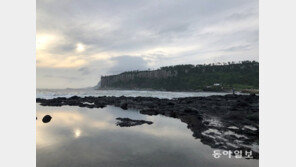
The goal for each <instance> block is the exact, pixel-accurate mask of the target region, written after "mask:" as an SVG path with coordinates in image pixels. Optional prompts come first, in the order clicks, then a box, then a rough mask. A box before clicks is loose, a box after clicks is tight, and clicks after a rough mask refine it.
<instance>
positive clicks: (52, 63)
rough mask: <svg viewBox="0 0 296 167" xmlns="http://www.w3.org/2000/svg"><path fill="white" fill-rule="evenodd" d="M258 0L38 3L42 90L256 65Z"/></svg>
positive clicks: (48, 0)
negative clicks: (126, 75) (150, 73)
mask: <svg viewBox="0 0 296 167" xmlns="http://www.w3.org/2000/svg"><path fill="white" fill-rule="evenodd" d="M258 23H259V22H258V0H37V33H36V49H37V88H79V87H88V86H94V85H96V84H97V83H98V82H99V80H100V76H101V75H109V74H118V73H121V72H123V71H126V70H143V69H148V68H150V69H156V68H159V67H161V66H167V65H176V64H203V63H217V62H228V61H242V60H257V61H258V59H259V55H258V54H259V53H258V50H259V49H258V47H259V46H258V31H259V25H258Z"/></svg>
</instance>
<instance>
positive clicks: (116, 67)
mask: <svg viewBox="0 0 296 167" xmlns="http://www.w3.org/2000/svg"><path fill="white" fill-rule="evenodd" d="M111 61H112V62H113V66H112V67H111V68H110V69H109V71H108V72H109V73H110V74H119V73H121V72H124V71H133V70H147V69H148V63H147V61H145V60H144V59H143V58H142V57H133V56H119V57H114V58H112V59H111Z"/></svg>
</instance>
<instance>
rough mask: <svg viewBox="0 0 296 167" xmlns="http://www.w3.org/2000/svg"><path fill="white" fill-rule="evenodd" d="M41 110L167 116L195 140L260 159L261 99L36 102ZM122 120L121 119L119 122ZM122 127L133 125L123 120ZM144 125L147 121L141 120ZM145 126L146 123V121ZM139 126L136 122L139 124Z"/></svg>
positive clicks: (253, 96)
mask: <svg viewBox="0 0 296 167" xmlns="http://www.w3.org/2000/svg"><path fill="white" fill-rule="evenodd" d="M36 102H37V103H40V105H42V106H63V105H69V106H79V107H88V108H104V107H106V106H107V105H114V106H118V107H121V108H122V109H124V110H127V109H138V110H139V111H140V113H142V114H146V115H158V114H160V115H165V116H168V117H173V118H177V119H180V120H181V121H182V122H184V123H186V124H187V127H188V128H189V129H190V130H191V131H192V132H193V137H195V138H197V139H200V140H201V142H202V143H204V144H206V145H209V146H211V147H212V148H215V149H222V150H231V151H232V152H233V151H234V150H241V151H242V153H243V155H244V154H245V151H252V157H253V158H255V159H258V158H259V149H258V147H259V96H256V95H225V96H209V97H187V98H176V99H159V98H152V97H125V96H121V97H106V96H103V97H78V96H73V97H70V98H64V97H59V98H55V99H40V98H37V99H36ZM120 119H121V118H120ZM122 119H123V120H119V121H121V122H122V121H123V125H129V124H130V123H131V125H133V120H124V119H126V118H122ZM140 121H144V120H140ZM144 122H145V121H144ZM136 123H137V122H136Z"/></svg>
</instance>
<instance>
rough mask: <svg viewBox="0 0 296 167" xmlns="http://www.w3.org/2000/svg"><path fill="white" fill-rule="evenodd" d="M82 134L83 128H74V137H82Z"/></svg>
mask: <svg viewBox="0 0 296 167" xmlns="http://www.w3.org/2000/svg"><path fill="white" fill-rule="evenodd" d="M80 135H81V130H80V129H75V130H74V137H75V138H78V137H80Z"/></svg>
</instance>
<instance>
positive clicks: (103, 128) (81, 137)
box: [37, 105, 258, 167]
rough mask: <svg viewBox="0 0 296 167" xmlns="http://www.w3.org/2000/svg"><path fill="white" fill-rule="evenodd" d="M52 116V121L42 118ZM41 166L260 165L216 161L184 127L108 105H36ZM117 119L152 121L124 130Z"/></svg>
mask: <svg viewBox="0 0 296 167" xmlns="http://www.w3.org/2000/svg"><path fill="white" fill-rule="evenodd" d="M46 114H49V115H51V116H52V120H51V121H50V122H49V123H47V124H44V123H42V121H41V119H42V117H43V116H44V115H46ZM37 117H38V120H37V166H38V167H40V166H72V167H73V166H164V165H165V166H197V165H198V164H201V165H202V166H204V167H206V166H211V167H214V166H237V165H242V166H258V161H250V160H244V159H240V160H235V159H232V160H229V159H219V160H216V159H214V158H212V155H211V154H212V153H213V150H212V149H211V148H210V147H208V146H206V145H203V144H202V143H200V142H199V140H196V139H194V138H193V137H192V132H191V131H190V130H189V129H187V128H186V126H187V125H186V124H184V123H182V122H181V121H180V120H178V119H172V118H168V117H164V116H146V115H142V114H140V113H139V112H137V111H132V110H128V111H124V110H121V109H120V108H116V107H111V106H108V107H106V108H104V109H87V108H80V107H70V106H63V107H42V106H40V105H37ZM117 117H129V118H132V119H143V120H149V121H153V124H152V125H141V126H135V127H127V128H121V127H118V126H116V124H115V123H116V118H117Z"/></svg>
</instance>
